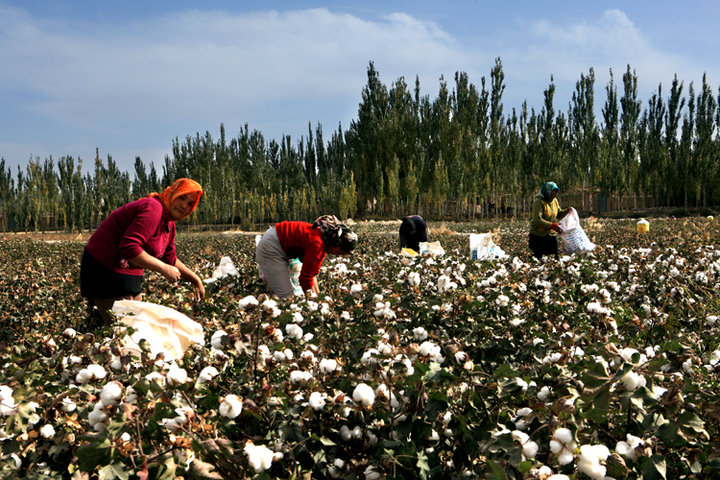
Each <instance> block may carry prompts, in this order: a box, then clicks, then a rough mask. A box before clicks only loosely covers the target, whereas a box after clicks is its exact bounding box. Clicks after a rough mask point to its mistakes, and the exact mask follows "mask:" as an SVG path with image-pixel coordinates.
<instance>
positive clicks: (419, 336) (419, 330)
mask: <svg viewBox="0 0 720 480" xmlns="http://www.w3.org/2000/svg"><path fill="white" fill-rule="evenodd" d="M412 333H413V338H414V339H415V340H418V341H423V340H425V339H427V337H428V333H427V330H425V329H424V328H423V327H416V328H413V331H412Z"/></svg>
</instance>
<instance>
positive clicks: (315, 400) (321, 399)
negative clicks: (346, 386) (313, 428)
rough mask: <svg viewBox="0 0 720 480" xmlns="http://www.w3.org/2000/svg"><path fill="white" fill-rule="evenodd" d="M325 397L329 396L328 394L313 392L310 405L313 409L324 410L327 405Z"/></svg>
mask: <svg viewBox="0 0 720 480" xmlns="http://www.w3.org/2000/svg"><path fill="white" fill-rule="evenodd" d="M325 398H327V395H326V394H324V393H320V392H313V393H311V394H310V399H309V400H308V402H309V403H310V406H311V407H312V409H313V410H315V411H317V410H322V409H323V408H324V407H325Z"/></svg>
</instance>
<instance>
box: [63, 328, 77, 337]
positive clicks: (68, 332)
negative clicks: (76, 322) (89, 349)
mask: <svg viewBox="0 0 720 480" xmlns="http://www.w3.org/2000/svg"><path fill="white" fill-rule="evenodd" d="M63 335H65V336H66V337H67V338H75V337H76V336H77V332H76V331H75V329H74V328H66V329H65V331H64V332H63Z"/></svg>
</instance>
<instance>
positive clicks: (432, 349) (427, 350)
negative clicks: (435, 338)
mask: <svg viewBox="0 0 720 480" xmlns="http://www.w3.org/2000/svg"><path fill="white" fill-rule="evenodd" d="M439 350H440V347H439V346H438V345H435V344H434V343H433V342H430V341H425V342H423V343H421V344H420V348H419V350H418V353H419V354H420V355H422V356H423V357H431V356H434V355H435V354H436V353H437V352H438V351H439Z"/></svg>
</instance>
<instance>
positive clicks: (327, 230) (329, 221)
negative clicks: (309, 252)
mask: <svg viewBox="0 0 720 480" xmlns="http://www.w3.org/2000/svg"><path fill="white" fill-rule="evenodd" d="M312 228H317V229H318V230H320V234H321V235H322V240H323V243H325V245H328V246H331V247H340V248H341V249H342V250H343V251H345V252H348V253H350V252H352V251H353V250H354V249H355V246H356V245H357V241H358V236H357V233H355V232H353V231H352V230H350V228H349V227H348V226H347V225H345V224H343V223H340V221H339V220H338V219H337V217H335V215H323V216H321V217H318V219H317V220H315V221H314V222H313V224H312Z"/></svg>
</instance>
